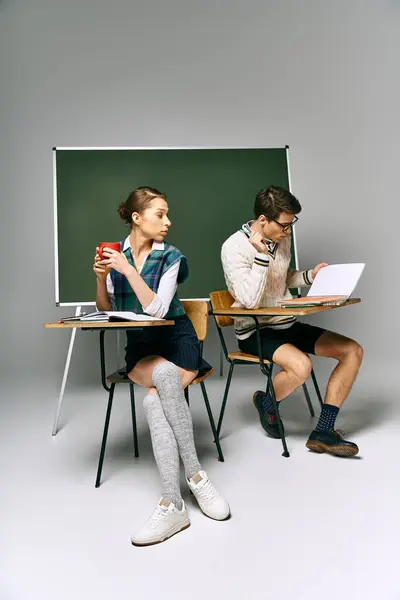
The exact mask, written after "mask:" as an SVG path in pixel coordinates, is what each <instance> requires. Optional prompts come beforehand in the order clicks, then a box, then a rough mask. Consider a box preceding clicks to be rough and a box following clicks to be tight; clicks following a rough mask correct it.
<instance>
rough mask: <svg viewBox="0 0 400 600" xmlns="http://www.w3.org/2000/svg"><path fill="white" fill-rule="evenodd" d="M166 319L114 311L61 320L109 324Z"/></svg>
mask: <svg viewBox="0 0 400 600" xmlns="http://www.w3.org/2000/svg"><path fill="white" fill-rule="evenodd" d="M164 320H165V319H157V318H156V317H150V316H149V315H137V314H136V313H134V312H129V311H114V310H105V311H102V312H92V313H83V314H82V315H78V316H75V317H65V318H64V319H61V321H60V322H61V323H67V322H69V321H96V322H103V323H107V322H109V321H164Z"/></svg>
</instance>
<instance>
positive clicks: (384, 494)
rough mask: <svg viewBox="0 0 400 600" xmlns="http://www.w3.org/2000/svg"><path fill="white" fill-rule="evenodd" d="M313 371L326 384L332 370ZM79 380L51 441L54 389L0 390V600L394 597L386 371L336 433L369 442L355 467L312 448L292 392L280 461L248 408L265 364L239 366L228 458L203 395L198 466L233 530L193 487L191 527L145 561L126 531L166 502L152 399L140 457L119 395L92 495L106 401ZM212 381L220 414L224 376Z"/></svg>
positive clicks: (395, 463) (394, 508) (359, 388)
mask: <svg viewBox="0 0 400 600" xmlns="http://www.w3.org/2000/svg"><path fill="white" fill-rule="evenodd" d="M324 369H325V370H324ZM317 372H318V374H319V378H320V380H321V384H323V381H324V380H325V377H326V364H325V366H324V367H321V368H318V369H317ZM73 379H74V378H73V377H72V378H71V383H70V385H69V386H68V388H67V393H66V397H65V410H64V412H63V417H62V429H61V430H60V432H59V433H58V435H57V436H56V437H55V438H52V436H51V426H52V418H53V412H54V405H55V401H56V392H57V390H56V389H55V388H54V387H52V388H51V389H50V388H46V385H45V384H42V385H41V386H39V385H38V384H36V385H35V386H30V388H29V390H28V388H26V389H25V390H24V389H23V385H24V384H26V385H27V384H28V382H24V381H20V382H18V385H17V384H14V386H13V387H10V388H9V389H4V387H3V393H4V394H5V395H6V396H7V398H6V396H5V397H4V398H6V400H7V402H6V406H7V407H8V408H7V410H3V414H2V418H1V424H0V428H1V430H0V431H1V447H2V451H1V457H0V460H1V476H0V477H1V488H2V491H1V531H0V533H1V554H2V557H1V565H0V578H1V585H0V598H1V600H36V599H37V600H39V599H40V600H47V599H49V600H50V599H52V600H53V599H57V600H64V599H65V600H67V599H68V600H71V599H72V598H73V599H77V600H80V599H92V598H93V599H96V600H103V599H104V600H105V599H107V600H108V599H110V598H118V599H124V598H133V597H136V598H151V599H153V598H160V599H162V600H167V599H171V600H172V599H174V600H176V599H180V598H189V597H191V598H193V599H197V598H198V599H200V598H201V599H203V598H204V597H207V598H212V599H214V598H223V599H225V598H227V599H228V598H229V599H236V598H238V599H242V598H243V599H246V600H249V599H258V598H273V599H274V600H280V599H284V600H286V599H292V598H293V599H296V600H303V599H304V600H310V599H314V598H315V599H320V598H323V599H324V600H330V599H337V598H344V597H346V598H352V600H369V599H374V600H376V599H377V598H379V600H395V599H398V598H400V582H399V577H398V569H399V564H400V560H399V554H400V553H399V542H398V540H399V539H400V537H399V534H400V523H399V517H398V515H399V507H400V484H399V459H398V454H399V452H398V439H399V437H398V430H399V423H400V408H399V404H398V387H395V386H393V382H391V380H390V378H388V377H385V374H384V373H383V372H382V373H376V372H374V371H373V370H372V369H367V368H364V369H363V371H362V373H361V375H360V379H359V381H358V383H357V384H356V386H355V387H354V390H353V393H352V396H351V398H350V399H349V401H348V403H347V406H346V410H344V411H343V414H342V416H341V418H340V421H339V423H338V425H339V426H340V427H342V428H343V429H345V431H346V432H347V433H348V435H349V436H350V438H351V439H354V440H355V441H357V442H358V444H359V446H360V449H361V453H360V457H359V458H357V459H353V460H343V459H335V458H333V457H329V456H320V455H314V454H311V453H309V452H308V451H307V450H306V448H305V447H304V442H305V439H306V437H307V434H308V432H309V431H310V430H311V429H312V422H311V420H310V417H309V416H308V414H307V411H306V407H305V403H304V400H303V397H302V395H301V393H299V392H298V393H295V394H294V395H293V396H292V397H291V398H290V399H288V400H287V401H286V403H285V405H284V406H283V409H282V413H283V417H284V420H285V425H286V429H287V433H288V444H289V449H290V451H291V458H289V459H285V458H283V457H282V456H281V446H280V442H279V441H275V440H271V439H268V438H267V437H265V435H264V434H263V431H262V430H261V428H260V426H259V424H258V421H257V415H256V413H255V410H254V408H253V407H252V406H251V401H250V397H251V392H252V390H253V389H255V388H257V387H260V385H261V383H262V380H261V377H260V376H259V375H258V371H257V368H241V370H238V373H237V375H236V376H235V379H234V383H233V386H232V393H231V397H230V402H229V406H228V411H227V415H226V421H225V426H224V429H223V439H222V443H223V449H224V452H225V458H226V462H225V463H219V462H218V461H217V459H216V453H215V448H214V445H213V443H212V441H211V435H210V431H209V429H208V422H207V417H206V413H205V410H204V406H203V404H202V401H201V397H200V390H194V391H193V394H192V408H193V415H194V421H195V434H196V440H197V444H198V449H199V455H200V459H201V461H202V462H203V464H204V467H205V468H206V469H207V471H208V473H209V475H210V476H211V477H212V480H213V481H214V482H215V484H216V486H217V487H218V488H219V489H220V490H221V492H223V493H224V495H225V496H226V498H227V499H228V500H229V502H230V504H231V507H232V519H231V520H229V521H227V522H223V523H217V522H214V521H211V520H209V519H207V518H206V517H204V516H203V515H202V514H201V513H200V511H199V509H198V507H197V506H196V505H195V504H194V502H193V500H192V498H191V497H190V496H189V494H188V492H187V490H186V489H185V498H186V500H187V503H188V506H189V511H190V517H191V521H192V525H191V527H190V528H189V529H188V530H186V531H185V532H183V533H181V534H179V535H177V536H175V537H174V538H172V539H171V540H169V541H168V542H166V543H164V544H161V545H158V546H154V547H150V548H143V549H139V548H134V547H133V546H132V545H131V544H130V534H131V532H132V531H133V530H134V529H135V528H136V527H137V526H138V525H140V524H141V523H142V522H143V520H144V519H145V518H146V517H147V515H148V514H149V513H150V512H151V511H152V509H153V507H154V505H155V503H156V502H157V500H158V498H159V481H158V476H157V472H156V468H155V464H154V461H153V456H152V452H151V446H150V440H149V436H148V432H147V429H146V426H145V422H144V420H143V411H142V409H141V406H140V404H141V402H140V401H141V399H142V395H143V394H142V392H141V391H138V394H137V395H138V402H137V404H138V419H139V435H140V451H141V454H140V458H139V459H134V457H133V450H132V440H131V430H130V413H129V402H128V395H127V389H126V388H125V387H122V386H121V388H122V389H120V390H119V391H118V393H117V394H116V401H115V407H114V413H113V416H112V422H111V430H110V438H109V445H108V451H107V454H106V460H105V465H104V472H103V483H102V485H101V487H100V488H99V489H95V487H94V478H95V470H96V465H97V458H98V450H99V442H100V436H101V429H102V424H103V419H104V412H105V402H106V397H105V394H104V392H103V391H102V389H101V388H100V387H99V386H98V385H95V384H94V383H93V385H89V386H84V387H83V386H79V383H78V382H77V381H73ZM207 383H208V390H209V394H210V399H211V400H212V405H213V409H214V411H215V413H217V407H218V404H219V402H220V398H221V395H222V390H223V384H224V380H223V379H220V378H219V377H218V376H213V377H212V378H210V379H209V380H208V382H207ZM33 389H35V390H36V391H35V393H34V394H33V393H32V390H33ZM313 398H315V396H313ZM314 402H315V406H316V405H317V403H316V400H314Z"/></svg>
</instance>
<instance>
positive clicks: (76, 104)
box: [0, 0, 400, 600]
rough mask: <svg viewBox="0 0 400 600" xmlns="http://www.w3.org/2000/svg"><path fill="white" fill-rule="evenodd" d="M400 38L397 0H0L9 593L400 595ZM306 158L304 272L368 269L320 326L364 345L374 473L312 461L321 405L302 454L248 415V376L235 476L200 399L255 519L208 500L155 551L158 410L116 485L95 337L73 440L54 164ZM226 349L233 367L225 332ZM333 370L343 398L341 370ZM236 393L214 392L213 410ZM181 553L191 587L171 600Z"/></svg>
mask: <svg viewBox="0 0 400 600" xmlns="http://www.w3.org/2000/svg"><path fill="white" fill-rule="evenodd" d="M399 31H400V3H399V2H397V1H396V0H380V1H378V0H376V1H375V0H301V1H300V0H275V1H273V0H260V1H258V0H247V1H246V2H241V1H238V0H231V1H228V0H214V1H213V2H211V1H209V0H203V1H202V2H198V1H196V2H195V1H193V0H168V1H155V0H146V1H145V2H144V1H143V2H133V1H132V0H114V2H112V3H111V2H105V1H103V0H79V1H78V0H70V1H69V2H61V1H59V0H24V1H23V0H0V92H1V93H0V194H1V219H0V227H1V229H0V234H1V235H0V244H1V249H0V260H1V276H2V285H1V306H2V309H3V317H2V327H1V339H0V343H1V373H0V376H1V382H2V386H1V419H0V430H1V445H2V451H1V453H0V473H1V478H0V483H1V487H2V491H1V495H0V497H1V502H2V504H4V506H3V508H2V515H7V518H6V519H4V520H3V523H2V533H1V535H2V539H4V541H5V543H4V544H3V543H2V547H3V548H4V547H6V548H7V553H6V560H5V562H4V565H5V568H4V566H3V570H2V571H1V569H0V584H1V585H0V590H1V593H0V597H1V600H3V598H4V600H8V599H12V600H16V599H17V600H26V598H29V599H30V600H31V599H35V600H36V598H40V599H41V600H42V599H43V598H45V599H47V598H53V597H54V593H55V590H56V594H57V597H58V598H60V599H61V598H71V597H75V598H79V599H80V598H88V597H97V598H109V597H110V595H117V596H118V598H125V597H131V594H132V589H133V587H132V586H133V583H132V582H133V581H134V584H135V585H136V586H137V587H136V590H137V591H138V593H139V594H140V593H141V587H140V586H143V594H146V593H147V596H148V597H151V598H152V597H160V596H162V597H185V595H187V593H188V590H189V591H190V593H191V595H192V597H193V598H200V597H204V589H207V590H208V591H209V590H210V579H208V577H209V573H210V569H211V567H213V568H214V575H213V580H212V586H213V587H212V589H213V590H214V592H215V595H214V597H220V598H225V597H229V598H243V597H246V598H251V599H253V598H259V597H260V598H261V597H262V598H263V597H265V593H266V589H267V591H268V592H270V593H271V595H273V596H274V598H277V600H280V599H281V598H284V599H285V600H286V598H292V597H296V599H297V600H302V599H303V598H304V599H305V598H307V600H310V599H314V598H320V597H321V590H322V589H323V590H325V593H324V595H325V598H330V597H332V598H333V597H335V598H336V597H337V594H338V593H340V591H341V592H343V593H348V594H350V595H352V597H354V598H355V599H356V600H358V598H360V599H361V598H362V600H369V599H370V598H371V599H372V598H376V597H377V596H379V597H381V598H382V599H383V600H395V599H397V598H399V586H398V582H397V578H396V573H397V569H398V567H397V566H396V565H397V561H398V559H397V556H398V537H399V535H400V531H399V521H398V518H397V513H398V505H399V500H400V495H399V486H398V464H397V462H398V461H397V454H398V452H397V450H398V426H399V423H400V413H399V407H398V384H399V373H400V370H399V368H398V360H399V351H398V334H399V330H400V327H399V326H400V323H399V321H400V318H399V313H398V310H397V304H396V302H397V298H398V296H399V275H398V256H399V241H398V218H399V214H398V204H399V203H398V171H399V168H398V165H399V150H400V136H399V106H400V82H399V81H400V80H399V75H398V74H399V63H400V61H399V59H400V35H399ZM284 144H289V145H290V147H291V175H292V187H293V191H294V192H295V193H296V195H297V196H298V197H299V199H300V201H301V202H302V205H303V212H302V214H301V220H300V222H299V226H298V228H297V239H298V249H299V255H300V263H301V266H302V267H305V268H306V267H309V266H312V265H314V264H316V263H318V262H320V261H328V262H340V261H365V262H366V264H367V267H366V270H365V271H364V274H363V277H362V279H361V281H360V284H359V287H358V289H357V293H358V294H359V295H360V296H362V298H363V302H362V304H361V305H358V306H356V307H350V308H346V309H343V310H342V309H341V310H337V311H332V313H330V314H329V315H324V316H321V317H318V318H315V319H313V320H312V322H315V323H318V324H321V323H322V324H323V325H325V326H328V327H331V328H332V329H336V330H339V331H342V332H344V333H346V334H348V335H350V336H352V337H355V338H356V339H357V340H358V341H359V342H360V343H361V344H362V345H363V346H364V348H365V364H364V367H363V369H362V371H361V373H360V377H359V379H358V382H357V385H356V386H355V388H354V390H353V393H352V399H351V401H349V404H348V405H347V404H346V409H345V410H344V411H343V416H342V417H341V419H343V421H344V425H345V427H344V428H345V429H346V431H347V432H348V433H349V435H350V436H351V438H353V439H354V438H356V441H357V442H358V443H359V444H360V447H361V448H362V456H363V458H364V460H361V461H350V462H345V463H344V462H343V461H339V462H338V461H334V460H330V459H329V457H318V456H317V457H316V456H310V455H309V454H308V453H307V452H305V449H304V441H305V439H306V436H307V435H308V433H309V431H310V428H311V425H310V423H309V421H308V420H307V415H306V414H305V411H304V407H303V405H302V403H301V402H300V401H298V402H297V401H296V402H292V401H291V400H288V403H287V404H285V408H284V410H285V411H286V412H284V415H283V416H284V419H285V426H286V427H287V429H288V431H289V442H290V450H291V452H292V457H291V458H290V459H288V460H287V461H284V459H283V458H281V456H280V451H279V449H278V448H277V446H276V445H274V444H273V443H271V440H266V439H265V438H264V437H262V434H261V432H260V428H259V425H258V422H257V420H256V415H255V414H254V412H255V411H254V409H252V408H251V406H250V403H249V401H248V395H249V390H250V387H251V390H252V389H253V388H254V385H258V383H260V385H261V380H260V378H259V379H256V375H253V381H252V383H251V384H250V379H249V378H250V375H249V374H248V373H247V372H246V374H245V373H243V377H241V376H240V374H239V376H238V377H237V379H236V380H235V385H234V386H233V389H232V399H231V400H230V403H231V404H230V409H229V411H228V413H227V422H226V426H225V430H224V431H225V432H226V433H227V435H226V438H224V440H223V448H224V451H225V454H226V457H227V461H226V463H225V464H224V465H220V464H218V463H216V461H215V458H214V454H213V448H212V444H210V435H209V431H208V429H207V422H206V419H205V416H204V409H203V407H202V406H201V403H200V404H198V406H199V408H198V409H197V408H196V407H197V404H196V403H195V402H193V403H192V406H193V410H194V412H195V414H194V419H195V422H196V423H197V424H199V425H198V427H199V428H200V429H197V430H196V431H197V435H198V438H197V439H199V440H200V454H201V458H202V460H205V464H206V466H207V470H208V471H209V472H210V474H211V475H212V476H213V477H214V476H215V478H216V481H217V482H218V485H221V487H222V488H223V491H224V493H225V494H226V495H227V496H228V499H229V500H230V502H231V504H232V506H233V509H234V518H233V519H232V520H231V521H230V522H228V523H227V524H225V525H221V524H215V523H211V522H209V521H207V520H206V519H204V518H203V517H202V516H201V515H200V514H199V513H198V511H197V510H195V509H194V508H193V510H192V505H191V518H193V527H191V528H190V530H189V531H188V533H187V534H186V533H184V534H182V535H181V536H176V538H174V540H173V541H172V540H171V541H170V542H168V543H166V544H162V545H161V546H160V547H159V548H157V549H155V550H152V551H150V552H148V553H147V552H144V553H140V552H139V553H138V552H135V551H133V553H132V548H131V547H130V545H129V535H130V533H131V531H132V529H133V527H134V526H135V527H137V526H138V525H140V524H141V522H142V520H143V519H144V517H145V515H146V513H149V512H150V510H151V508H152V506H153V502H154V503H155V502H156V500H157V494H158V493H159V492H158V489H159V488H158V486H159V484H158V477H157V474H156V471H155V467H154V462H153V458H152V454H151V449H150V446H149V442H148V437H146V435H145V424H144V422H143V415H142V411H138V412H139V420H140V428H141V430H142V429H143V431H141V439H143V441H142V442H141V443H142V448H143V452H142V454H141V457H140V460H139V461H137V462H135V463H134V461H133V459H132V450H131V441H130V438H129V434H130V431H129V417H128V412H127V410H128V407H127V403H126V402H127V400H126V397H125V396H126V392H125V393H123V392H121V403H119V402H118V403H117V406H116V408H115V411H116V415H115V419H116V420H114V421H113V424H112V432H113V433H112V435H111V439H110V444H111V448H110V452H109V454H108V455H107V457H106V465H105V477H110V480H109V481H106V483H105V484H104V487H103V486H102V487H101V488H100V489H99V490H94V487H93V483H94V475H95V466H96V459H97V453H98V445H99V438H100V431H101V427H102V421H103V418H104V416H103V415H104V403H105V397H104V393H102V391H101V389H100V388H99V382H98V363H97V356H98V354H97V353H98V349H97V340H96V339H95V336H94V335H93V334H89V333H86V334H81V335H78V336H77V345H76V351H75V353H74V357H73V361H72V366H71V373H70V381H69V384H68V388H67V395H66V408H65V412H64V417H63V426H64V425H65V423H67V427H65V426H64V428H63V429H62V431H61V432H60V433H59V434H58V435H57V437H56V438H54V439H52V438H51V435H50V432H51V425H52V418H53V409H54V405H55V402H56V399H57V395H58V390H59V385H60V381H61V373H62V368H63V364H64V360H65V355H66V350H67V345H68V334H66V333H65V332H55V331H45V330H44V329H43V326H42V325H43V323H44V322H45V321H48V320H55V319H59V318H60V317H61V316H62V315H63V314H67V313H68V312H69V310H68V309H57V308H56V307H55V305H54V253H53V197H52V152H51V149H52V147H53V146H141V145H143V146H186V145H190V146H193V145H194V146H219V145H226V146H235V145H239V146H246V145H248V146H253V145H254V146H270V147H273V146H281V145H284ZM150 183H151V182H150ZM251 202H252V199H250V198H249V216H251V214H250V213H251V211H250V207H251ZM238 225H240V223H238ZM216 260H217V257H216ZM111 342H112V340H110V347H111ZM206 357H207V358H208V360H210V361H211V362H214V363H215V362H216V361H217V359H218V346H217V340H216V336H215V332H214V330H213V329H212V330H211V333H210V337H209V340H208V343H207V346H206ZM316 363H317V364H316V370H317V374H318V376H319V378H320V380H321V381H322V382H324V381H326V377H325V376H326V375H327V373H328V369H329V368H330V367H331V365H328V363H327V362H323V361H316ZM223 383H224V382H223V380H222V379H219V378H218V377H213V378H210V384H209V394H210V399H211V401H212V404H213V408H214V412H216V411H217V410H218V406H219V403H220V398H221V394H222V389H223ZM123 397H124V400H122V398H123ZM294 397H295V398H296V397H297V396H296V394H294ZM300 397H301V394H298V398H300ZM297 407H298V408H297ZM197 410H198V411H199V412H198V414H197V412H196V411H197ZM119 411H121V412H119ZM293 411H294V412H293ZM341 414H342V413H341ZM292 417H294V419H292ZM127 419H128V420H127ZM343 421H341V423H340V424H339V426H342V423H343ZM203 430H204V436H203V435H202V432H203ZM202 437H204V440H203V439H202ZM145 439H146V440H147V442H145V441H144V440H145ZM146 443H147V445H146ZM264 465H266V467H265V468H264ZM133 471H134V476H133V477H132V472H133ZM133 479H134V483H133V481H132V480H133ZM188 501H189V502H190V499H188ZM61 506H62V507H63V508H62V510H61V508H60V507H61ZM3 509H4V510H3ZM272 510H275V512H273V513H272V512H271V511H272ZM272 514H273V517H272V516H271V515H272ZM377 515H379V518H378V517H377ZM200 523H201V526H200ZM321 532H323V533H324V534H326V536H327V538H328V539H329V547H328V549H329V553H328V555H327V554H326V552H325V551H324V550H325V549H326V547H325V546H324V539H321V537H318V536H320V535H321ZM185 536H186V537H185ZM189 536H190V537H189ZM77 540H79V542H78V541H77ZM210 540H212V544H211V542H210ZM320 543H322V546H321V545H320ZM257 544H259V545H258V546H257ZM188 547H190V552H187V549H188ZM249 548H252V549H254V556H253V557H252V558H251V561H249V556H248V555H247V556H246V554H244V552H247V550H248V549H249ZM316 548H317V549H318V550H316ZM174 549H175V552H176V557H177V558H176V563H177V564H178V565H179V566H180V567H181V569H182V573H181V575H182V582H184V586H183V588H182V589H180V591H179V592H178V593H175V592H174V590H173V589H172V587H171V585H170V584H169V586H170V587H168V592H165V586H164V582H165V580H168V581H169V582H171V572H170V568H171V567H170V565H171V556H172V555H173V554H174ZM221 556H223V557H224V560H225V562H223V563H220V562H219V561H220V560H221ZM350 557H351V563H350V562H349V560H350ZM274 558H276V560H274ZM180 561H182V562H180ZM215 565H221V569H219V570H216V569H215ZM202 568H204V569H205V570H204V572H203V571H202ZM272 569H274V570H275V574H273V573H271V571H272ZM382 572H384V573H385V577H384V578H382ZM260 573H265V574H266V578H265V579H263V581H260V578H259V574H260ZM288 573H290V574H291V577H288ZM366 573H368V575H366ZM227 574H229V578H227V577H226V575H227ZM197 576H198V577H199V580H200V581H201V584H200V585H198V586H197V585H195V584H194V581H196V582H197V581H198V579H197ZM134 577H136V579H134ZM150 581H151V585H152V588H151V591H150V593H149V592H148V590H149V588H148V585H149V582H150ZM337 586H338V587H337ZM338 590H340V591H339V592H338ZM147 596H146V597H147Z"/></svg>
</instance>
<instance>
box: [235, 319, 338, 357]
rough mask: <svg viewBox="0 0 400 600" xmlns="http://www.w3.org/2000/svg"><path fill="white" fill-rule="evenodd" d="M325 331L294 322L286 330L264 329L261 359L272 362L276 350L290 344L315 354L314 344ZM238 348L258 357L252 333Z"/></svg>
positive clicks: (262, 332)
mask: <svg viewBox="0 0 400 600" xmlns="http://www.w3.org/2000/svg"><path fill="white" fill-rule="evenodd" d="M324 331H326V330H325V329H323V328H322V327H315V325H308V324H307V323H300V322H299V321H296V323H293V325H292V326H291V327H289V328H288V329H271V328H270V327H264V329H261V330H260V333H261V343H262V350H263V358H266V359H267V360H270V361H272V357H273V355H274V353H275V351H276V350H278V348H279V347H280V346H283V344H292V345H293V346H295V347H296V348H298V349H299V350H301V351H302V352H304V353H305V354H315V344H316V342H317V340H318V339H319V338H320V337H321V335H322V334H323V333H324ZM239 348H240V350H241V351H242V352H246V353H247V354H256V355H257V356H258V347H257V337H256V334H255V333H253V334H252V335H251V336H250V337H249V338H247V340H239Z"/></svg>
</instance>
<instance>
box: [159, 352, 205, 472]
mask: <svg viewBox="0 0 400 600" xmlns="http://www.w3.org/2000/svg"><path fill="white" fill-rule="evenodd" d="M153 384H154V386H155V387H156V388H157V391H158V394H159V396H160V400H161V405H162V407H163V410H164V414H165V416H166V418H167V421H168V423H169V424H170V426H171V429H172V431H173V432H174V436H175V439H176V441H177V443H178V449H179V454H180V455H181V458H182V462H183V465H184V467H185V474H186V477H188V478H190V477H193V475H195V474H196V473H198V472H199V471H200V470H201V466H200V463H199V460H198V458H197V452H196V448H195V445H194V438H193V422H192V416H191V414H190V410H189V407H188V405H187V402H186V400H185V396H184V393H183V389H182V383H181V377H180V374H179V371H178V369H177V367H176V366H175V365H174V364H173V363H171V362H162V363H160V364H158V365H157V366H156V368H155V369H154V371H153Z"/></svg>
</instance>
